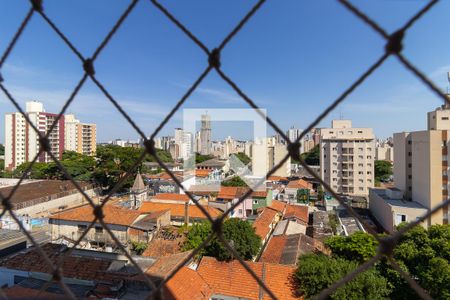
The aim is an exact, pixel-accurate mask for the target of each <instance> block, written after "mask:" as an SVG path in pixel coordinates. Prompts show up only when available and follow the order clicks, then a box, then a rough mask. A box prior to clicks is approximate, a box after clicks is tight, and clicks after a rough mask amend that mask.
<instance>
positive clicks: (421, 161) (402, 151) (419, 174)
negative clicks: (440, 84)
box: [394, 105, 450, 226]
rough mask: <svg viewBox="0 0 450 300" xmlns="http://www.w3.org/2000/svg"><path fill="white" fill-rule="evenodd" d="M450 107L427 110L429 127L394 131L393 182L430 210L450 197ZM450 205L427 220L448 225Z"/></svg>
mask: <svg viewBox="0 0 450 300" xmlns="http://www.w3.org/2000/svg"><path fill="white" fill-rule="evenodd" d="M449 143H450V107H448V106H445V105H444V106H442V107H440V108H437V109H436V110H435V111H432V112H429V113H428V130H423V131H415V132H401V133H395V134H394V157H395V160H394V182H395V186H396V187H397V188H398V189H400V190H401V191H402V192H403V197H404V199H405V200H411V201H414V202H417V203H419V204H421V205H422V206H423V207H425V208H426V209H428V210H430V209H432V208H433V207H435V206H437V205H439V204H440V203H441V202H442V201H445V200H447V199H448V197H449V183H448V174H449V165H448V161H449V159H450V155H449V151H448V145H449ZM448 218H449V209H448V206H446V207H444V208H443V209H442V210H441V211H439V212H437V213H435V214H434V215H432V216H431V217H430V218H429V219H428V220H427V223H428V224H427V225H428V226H429V225H433V224H443V223H444V224H447V223H448Z"/></svg>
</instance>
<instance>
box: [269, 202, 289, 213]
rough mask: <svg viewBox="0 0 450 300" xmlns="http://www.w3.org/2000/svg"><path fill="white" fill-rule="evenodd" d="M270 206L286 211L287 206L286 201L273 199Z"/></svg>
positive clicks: (282, 211)
mask: <svg viewBox="0 0 450 300" xmlns="http://www.w3.org/2000/svg"><path fill="white" fill-rule="evenodd" d="M270 207H271V208H273V209H275V210H276V211H279V212H281V213H284V210H285V208H286V203H285V202H281V201H279V200H272V204H271V205H270Z"/></svg>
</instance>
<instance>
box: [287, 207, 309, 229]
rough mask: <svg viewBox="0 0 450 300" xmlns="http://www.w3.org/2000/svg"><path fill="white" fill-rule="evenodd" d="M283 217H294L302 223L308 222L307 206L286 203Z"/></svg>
mask: <svg viewBox="0 0 450 300" xmlns="http://www.w3.org/2000/svg"><path fill="white" fill-rule="evenodd" d="M284 218H285V219H291V218H295V219H298V220H300V221H301V222H302V223H304V224H308V220H309V208H308V206H306V205H292V204H288V205H287V206H286V211H285V213H284Z"/></svg>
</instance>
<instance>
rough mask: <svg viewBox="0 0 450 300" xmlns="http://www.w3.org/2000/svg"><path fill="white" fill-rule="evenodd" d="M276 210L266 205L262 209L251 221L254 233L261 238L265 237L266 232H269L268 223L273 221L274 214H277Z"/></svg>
mask: <svg viewBox="0 0 450 300" xmlns="http://www.w3.org/2000/svg"><path fill="white" fill-rule="evenodd" d="M278 213H279V212H277V211H276V210H274V209H272V208H269V207H266V208H264V209H263V211H262V212H261V214H260V215H259V216H258V217H257V218H256V220H255V222H253V228H255V232H256V234H257V235H258V236H259V237H260V238H261V239H265V238H266V236H267V234H268V233H269V232H270V230H271V228H270V225H271V224H272V222H274V219H275V216H276V215H277V214H278Z"/></svg>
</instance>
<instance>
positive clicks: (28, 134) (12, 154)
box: [5, 101, 96, 170]
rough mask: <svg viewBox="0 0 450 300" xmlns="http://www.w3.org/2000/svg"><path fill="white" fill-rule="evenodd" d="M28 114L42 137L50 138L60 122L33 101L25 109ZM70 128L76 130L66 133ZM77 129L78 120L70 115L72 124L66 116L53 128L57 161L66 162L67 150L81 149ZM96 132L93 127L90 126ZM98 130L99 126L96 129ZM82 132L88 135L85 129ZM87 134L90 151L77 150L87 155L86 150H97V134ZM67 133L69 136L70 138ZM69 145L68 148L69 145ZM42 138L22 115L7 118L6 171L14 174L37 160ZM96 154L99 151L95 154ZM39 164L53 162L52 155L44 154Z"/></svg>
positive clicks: (85, 139)
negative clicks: (63, 157) (62, 160)
mask: <svg viewBox="0 0 450 300" xmlns="http://www.w3.org/2000/svg"><path fill="white" fill-rule="evenodd" d="M25 114H26V115H27V116H28V118H29V119H30V121H31V123H32V124H33V125H34V126H35V127H36V128H37V129H38V131H39V133H40V134H41V135H46V134H47V133H48V132H49V131H50V128H51V126H52V124H53V122H54V121H55V120H56V119H57V118H58V114H53V113H48V112H45V110H44V106H43V104H42V103H41V102H37V101H29V102H27V103H26V105H25ZM66 125H67V126H68V127H69V128H71V129H73V130H75V132H74V131H73V130H68V131H67V130H66ZM77 126H79V124H78V123H77V122H76V119H75V117H73V116H71V115H69V116H68V120H66V116H61V118H60V119H59V121H58V122H57V123H56V124H55V126H54V127H53V130H52V131H51V133H50V134H49V137H48V140H49V144H50V151H51V153H52V154H53V155H54V156H56V157H57V158H59V159H61V158H62V153H63V152H64V150H66V149H74V147H78V144H77V143H78V141H77V140H79V139H80V137H79V136H78V135H77V133H76V131H78V129H75V128H77ZM90 126H91V128H92V125H90ZM93 126H94V128H95V125H93ZM81 132H87V131H86V130H84V129H83V128H82V129H81ZM90 132H91V133H90V134H88V133H86V134H85V135H84V136H82V140H83V141H85V142H86V143H87V141H88V139H87V137H89V148H88V147H81V148H79V149H77V150H74V151H78V152H80V153H83V152H82V151H83V149H89V150H91V151H92V149H95V145H96V138H95V134H92V133H93V132H92V130H90ZM66 133H67V134H68V135H69V136H68V137H67V138H66ZM66 143H67V144H66ZM39 147H40V145H39V134H38V133H37V132H36V131H34V129H33V128H32V126H31V124H29V123H28V122H27V121H26V119H25V117H24V116H23V115H22V114H21V113H20V112H15V113H7V114H5V169H7V170H14V169H15V168H16V167H17V166H19V165H21V164H23V163H24V162H28V161H31V160H33V159H34V157H35V156H36V155H37V153H38V152H39ZM94 151H95V150H94ZM37 161H38V162H49V161H51V157H50V155H49V154H48V153H42V154H41V155H40V156H39V157H38V159H37Z"/></svg>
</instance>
